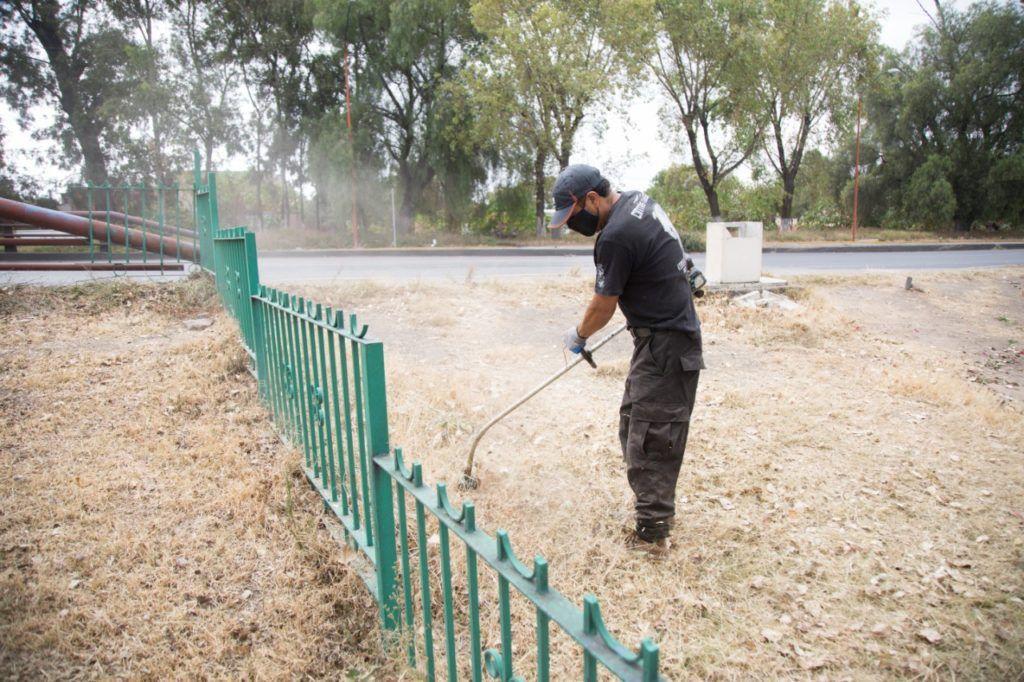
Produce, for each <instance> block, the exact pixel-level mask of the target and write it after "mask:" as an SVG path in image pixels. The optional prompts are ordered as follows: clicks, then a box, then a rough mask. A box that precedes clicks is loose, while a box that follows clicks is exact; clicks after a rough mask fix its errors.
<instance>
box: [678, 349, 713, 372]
mask: <svg viewBox="0 0 1024 682" xmlns="http://www.w3.org/2000/svg"><path fill="white" fill-rule="evenodd" d="M679 364H680V365H681V366H682V368H683V371H684V372H699V371H700V370H702V369H707V367H705V366H704V355H703V354H701V353H700V352H697V353H691V354H689V355H684V356H682V357H681V358H679Z"/></svg>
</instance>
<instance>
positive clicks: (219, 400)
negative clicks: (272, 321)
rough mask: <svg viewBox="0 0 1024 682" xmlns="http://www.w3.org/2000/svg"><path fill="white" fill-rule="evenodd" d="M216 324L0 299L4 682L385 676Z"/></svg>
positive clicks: (60, 300) (205, 300) (119, 292)
mask: <svg viewBox="0 0 1024 682" xmlns="http://www.w3.org/2000/svg"><path fill="white" fill-rule="evenodd" d="M216 305H217V304H216V303H215V301H214V299H213V297H212V287H211V286H209V285H205V284H203V282H202V281H200V282H189V283H184V284H176V285H173V286H169V287H166V288H164V289H157V288H154V287H142V286H139V285H127V286H121V285H117V284H114V285H110V284H102V285H89V286H84V287H70V288H62V289H4V290H0V335H2V338H3V339H4V344H3V347H2V348H0V453H2V454H0V677H3V678H5V679H54V678H115V677H117V678H135V679H169V678H192V679H196V678H243V677H245V678H250V679H256V678H263V679H266V678H295V677H336V676H338V675H340V674H342V673H345V674H347V675H348V676H350V678H353V679H356V678H357V679H377V678H379V677H380V676H382V675H383V676H384V677H388V676H392V675H390V673H388V672H387V671H388V668H387V667H386V666H387V662H386V661H382V660H381V657H380V654H379V646H378V644H379V640H378V635H377V632H376V630H375V628H374V624H375V622H376V620H375V610H374V602H373V600H372V598H371V597H370V596H369V595H368V593H367V592H366V589H365V587H364V585H363V584H362V583H361V582H360V580H359V579H358V578H356V577H355V575H354V573H353V572H352V570H351V568H350V567H349V565H348V562H349V561H350V560H351V558H352V556H351V554H350V553H348V552H343V551H341V550H340V549H339V548H338V546H337V545H336V544H335V543H334V542H333V541H332V540H331V538H330V536H329V535H328V533H327V532H326V531H325V530H324V529H323V528H322V515H321V514H320V509H321V505H320V503H319V502H318V498H317V497H316V495H315V494H314V493H312V491H311V490H310V488H309V487H308V485H307V484H306V482H305V478H304V477H303V476H302V475H301V473H300V472H299V471H298V469H297V468H296V466H295V464H296V463H297V462H298V455H297V454H296V453H294V452H292V451H290V450H289V449H287V448H285V447H283V446H282V445H281V444H280V442H279V440H278V438H277V436H276V434H275V433H274V432H273V431H272V430H271V428H270V425H269V423H268V422H267V421H266V419H265V413H264V411H263V409H262V407H261V406H260V404H259V402H258V399H257V396H256V394H255V390H254V387H253V382H252V378H251V376H250V375H249V373H248V371H247V370H246V369H245V359H244V357H243V356H242V355H241V354H240V353H239V346H238V342H237V334H236V330H235V329H234V325H233V323H232V322H231V321H230V320H229V319H228V318H227V317H225V316H224V315H223V314H221V313H217V312H216V310H217V308H216ZM199 314H210V315H211V319H212V320H213V321H214V325H213V326H212V327H211V328H209V329H205V330H199V331H189V330H188V329H186V328H185V327H184V326H183V324H182V321H183V320H184V319H187V318H189V317H193V316H196V315H199ZM382 666H383V667H382Z"/></svg>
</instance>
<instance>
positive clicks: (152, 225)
mask: <svg viewBox="0 0 1024 682" xmlns="http://www.w3.org/2000/svg"><path fill="white" fill-rule="evenodd" d="M195 197H196V194H195V192H194V189H193V188H188V187H179V186H176V185H157V186H155V187H150V186H147V185H109V184H106V185H73V186H70V187H69V188H68V193H67V199H68V201H69V203H70V204H71V208H70V210H71V212H72V213H74V214H75V215H77V216H79V217H82V218H86V219H87V220H88V229H89V233H88V235H86V238H85V241H86V243H85V245H84V246H83V248H84V249H87V250H88V254H89V261H90V262H91V263H107V264H110V265H113V264H117V263H143V264H146V265H151V266H152V269H160V270H163V269H165V268H166V269H171V268H172V267H173V268H174V269H181V265H182V264H183V263H185V262H186V261H191V260H192V255H193V253H194V252H195V249H196V248H197V239H198V236H197V233H196V231H195V204H194V199H195Z"/></svg>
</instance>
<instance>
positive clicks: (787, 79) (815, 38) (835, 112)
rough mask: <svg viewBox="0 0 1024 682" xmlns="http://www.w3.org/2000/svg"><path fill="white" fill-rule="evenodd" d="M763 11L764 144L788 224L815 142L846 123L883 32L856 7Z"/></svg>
mask: <svg viewBox="0 0 1024 682" xmlns="http://www.w3.org/2000/svg"><path fill="white" fill-rule="evenodd" d="M763 8H764V12H763V15H762V19H761V26H760V28H759V30H758V31H757V36H758V39H759V40H758V43H759V44H758V47H757V54H758V62H757V63H758V64H759V66H760V69H759V74H758V76H757V79H756V81H755V83H756V94H757V97H758V99H759V101H760V106H761V110H762V112H763V114H764V117H765V121H766V125H767V134H766V135H765V137H764V141H763V145H762V146H763V151H764V156H765V158H766V159H767V161H768V163H769V164H770V165H771V167H772V168H773V169H774V170H775V172H776V174H777V175H778V176H779V181H780V184H781V186H782V197H781V201H780V202H779V215H780V217H781V218H783V219H784V220H788V219H789V218H791V217H792V215H793V195H794V191H795V188H796V178H797V175H798V174H799V172H800V164H801V162H802V161H803V155H804V150H805V148H806V146H807V143H808V141H809V140H811V139H813V138H812V136H813V135H814V134H815V133H820V132H821V128H822V126H823V125H825V124H827V123H832V124H833V125H835V126H836V127H842V125H843V124H844V123H845V120H846V118H847V117H848V112H849V111H850V108H851V92H853V91H854V88H853V87H852V84H853V83H855V82H857V81H858V80H860V79H862V78H863V77H864V75H865V71H867V69H868V67H869V65H870V63H871V60H872V53H871V46H872V45H873V44H874V43H875V42H876V41H875V33H876V30H877V29H876V26H875V23H874V22H873V20H871V18H870V17H868V16H867V15H866V14H865V13H864V12H863V11H861V9H860V7H859V6H858V5H857V4H856V3H855V2H850V3H849V4H847V3H846V2H843V3H840V2H838V1H837V0H764V2H763ZM853 106H854V107H855V106H856V104H855V103H854V104H853Z"/></svg>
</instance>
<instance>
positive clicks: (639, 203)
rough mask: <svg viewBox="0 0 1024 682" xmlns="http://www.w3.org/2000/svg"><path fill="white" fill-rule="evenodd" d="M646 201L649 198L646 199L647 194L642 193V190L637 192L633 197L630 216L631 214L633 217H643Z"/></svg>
mask: <svg viewBox="0 0 1024 682" xmlns="http://www.w3.org/2000/svg"><path fill="white" fill-rule="evenodd" d="M648 201H649V199H648V197H647V195H646V194H644V193H643V192H640V193H639V194H637V195H636V198H635V199H633V208H632V209H630V211H629V214H630V215H631V216H633V217H634V218H636V219H637V220H640V219H641V218H643V217H644V211H645V210H646V209H647V202H648Z"/></svg>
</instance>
